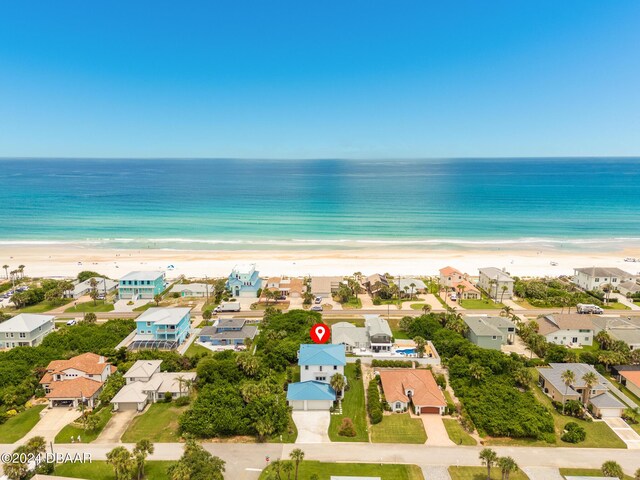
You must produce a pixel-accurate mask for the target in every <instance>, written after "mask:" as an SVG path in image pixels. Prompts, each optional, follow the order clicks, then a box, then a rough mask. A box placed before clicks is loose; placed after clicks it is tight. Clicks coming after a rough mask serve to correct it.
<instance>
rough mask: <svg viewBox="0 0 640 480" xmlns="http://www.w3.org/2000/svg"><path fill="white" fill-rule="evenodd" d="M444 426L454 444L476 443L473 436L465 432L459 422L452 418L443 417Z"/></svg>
mask: <svg viewBox="0 0 640 480" xmlns="http://www.w3.org/2000/svg"><path fill="white" fill-rule="evenodd" d="M442 421H443V422H444V428H446V429H447V434H448V435H449V438H450V439H451V441H452V442H453V443H455V444H456V445H477V443H476V440H475V438H473V437H472V436H471V435H469V434H468V433H467V432H465V430H464V428H462V425H460V422H458V421H457V420H456V419H454V418H443V419H442Z"/></svg>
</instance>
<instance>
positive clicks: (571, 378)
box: [560, 369, 576, 415]
mask: <svg viewBox="0 0 640 480" xmlns="http://www.w3.org/2000/svg"><path fill="white" fill-rule="evenodd" d="M560 378H561V379H562V381H563V382H564V397H565V398H563V399H562V414H563V415H564V405H565V403H566V401H567V399H566V396H567V393H569V387H570V386H571V385H572V384H573V383H574V382H575V381H576V374H575V373H573V371H572V370H569V369H567V370H565V371H564V372H562V374H561V375H560Z"/></svg>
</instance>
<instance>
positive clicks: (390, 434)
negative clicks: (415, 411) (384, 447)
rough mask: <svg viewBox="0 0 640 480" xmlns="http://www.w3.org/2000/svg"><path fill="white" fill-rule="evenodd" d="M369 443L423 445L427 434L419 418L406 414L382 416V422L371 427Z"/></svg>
mask: <svg viewBox="0 0 640 480" xmlns="http://www.w3.org/2000/svg"><path fill="white" fill-rule="evenodd" d="M371 441H372V442H374V443H424V442H426V441H427V434H426V432H425V431H424V425H423V424H422V420H420V419H419V418H411V416H410V415H409V414H408V413H394V414H392V415H384V417H383V418H382V422H380V423H378V424H376V425H371Z"/></svg>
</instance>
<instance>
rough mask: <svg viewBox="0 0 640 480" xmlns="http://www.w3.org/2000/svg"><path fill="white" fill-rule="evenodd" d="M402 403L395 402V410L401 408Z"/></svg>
mask: <svg viewBox="0 0 640 480" xmlns="http://www.w3.org/2000/svg"><path fill="white" fill-rule="evenodd" d="M401 409H402V404H401V403H400V402H396V410H401Z"/></svg>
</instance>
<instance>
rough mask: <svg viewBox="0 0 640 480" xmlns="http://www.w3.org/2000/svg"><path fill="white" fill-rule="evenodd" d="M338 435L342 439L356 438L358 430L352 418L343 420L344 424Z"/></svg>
mask: <svg viewBox="0 0 640 480" xmlns="http://www.w3.org/2000/svg"><path fill="white" fill-rule="evenodd" d="M338 435H340V436H342V437H355V436H356V429H355V428H354V426H353V421H351V419H350V418H348V417H345V418H343V419H342V423H341V424H340V430H338Z"/></svg>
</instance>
